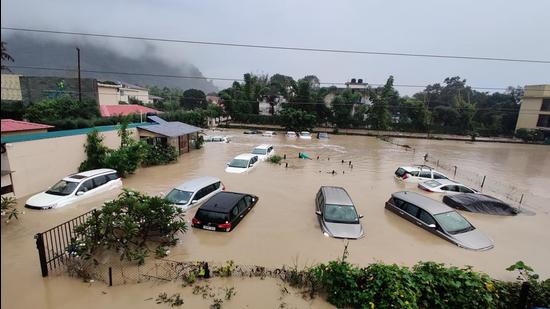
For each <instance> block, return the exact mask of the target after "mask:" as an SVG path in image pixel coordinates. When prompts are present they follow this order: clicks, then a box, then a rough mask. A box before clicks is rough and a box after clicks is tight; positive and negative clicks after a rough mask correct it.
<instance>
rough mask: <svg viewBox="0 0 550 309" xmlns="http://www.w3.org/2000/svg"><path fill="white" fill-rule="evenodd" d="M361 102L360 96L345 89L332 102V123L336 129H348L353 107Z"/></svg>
mask: <svg viewBox="0 0 550 309" xmlns="http://www.w3.org/2000/svg"><path fill="white" fill-rule="evenodd" d="M360 101H361V95H360V94H358V93H353V92H352V90H351V89H346V90H344V92H342V94H341V95H337V96H335V97H334V99H333V100H332V113H333V115H332V123H334V124H335V125H336V127H338V128H346V127H350V125H351V124H352V113H353V106H354V105H355V104H357V103H359V102H360Z"/></svg>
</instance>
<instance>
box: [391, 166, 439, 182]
mask: <svg viewBox="0 0 550 309" xmlns="http://www.w3.org/2000/svg"><path fill="white" fill-rule="evenodd" d="M395 178H397V179H398V180H402V181H404V182H413V183H416V182H423V181H427V180H431V179H449V177H447V176H445V175H444V174H443V173H440V172H438V171H436V170H435V169H433V168H431V167H430V166H428V165H413V166H401V167H399V168H397V170H396V171H395Z"/></svg>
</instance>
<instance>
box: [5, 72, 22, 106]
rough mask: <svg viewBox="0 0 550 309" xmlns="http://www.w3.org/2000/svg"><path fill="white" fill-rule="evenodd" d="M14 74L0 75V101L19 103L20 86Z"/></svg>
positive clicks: (17, 77) (17, 76)
mask: <svg viewBox="0 0 550 309" xmlns="http://www.w3.org/2000/svg"><path fill="white" fill-rule="evenodd" d="M19 76H20V75H16V74H1V77H2V91H1V93H2V100H7V101H21V84H20V83H19Z"/></svg>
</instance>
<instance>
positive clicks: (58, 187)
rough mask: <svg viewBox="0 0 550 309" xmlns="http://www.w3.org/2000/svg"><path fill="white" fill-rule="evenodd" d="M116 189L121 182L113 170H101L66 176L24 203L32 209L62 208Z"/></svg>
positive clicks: (119, 186)
mask: <svg viewBox="0 0 550 309" xmlns="http://www.w3.org/2000/svg"><path fill="white" fill-rule="evenodd" d="M118 188H122V180H120V177H119V176H118V174H117V172H116V171H115V170H112V169H108V168H102V169H97V170H91V171H86V172H81V173H78V174H73V175H70V176H67V177H65V178H63V179H62V180H60V181H58V182H57V183H56V184H55V185H53V186H52V187H50V188H49V189H48V190H47V191H45V192H42V193H38V194H36V195H34V196H32V197H31V198H29V199H28V200H27V202H26V203H25V207H27V208H32V209H52V208H59V207H64V206H67V205H70V204H73V203H76V202H79V201H81V200H83V199H85V198H88V197H92V196H96V195H98V194H102V193H105V192H107V191H111V190H114V189H118Z"/></svg>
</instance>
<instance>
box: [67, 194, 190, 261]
mask: <svg viewBox="0 0 550 309" xmlns="http://www.w3.org/2000/svg"><path fill="white" fill-rule="evenodd" d="M185 231H187V224H186V222H185V220H184V213H183V211H182V210H181V209H180V208H178V207H175V206H173V205H172V204H171V203H170V202H169V201H167V200H166V199H164V198H162V197H159V196H147V195H145V194H141V193H139V192H136V191H131V190H124V191H123V192H122V193H121V194H120V195H119V197H118V198H117V199H115V200H113V201H109V202H106V203H105V204H104V205H103V207H102V208H101V209H99V210H97V211H95V212H94V213H93V215H92V216H91V218H90V219H88V220H87V221H86V222H85V223H83V224H81V225H79V226H77V227H76V228H75V232H76V235H75V237H74V238H73V241H72V243H71V244H70V245H69V247H68V248H67V251H68V252H69V254H70V255H71V256H73V257H81V258H84V259H91V258H93V257H94V255H95V254H96V253H98V252H99V250H107V251H113V252H116V253H118V254H119V255H120V260H124V259H126V260H128V261H135V262H137V263H138V264H143V263H144V262H145V258H146V257H147V256H148V254H149V252H150V249H149V247H148V246H149V245H150V244H151V243H152V242H156V243H158V246H157V250H155V251H161V250H162V249H158V247H162V248H163V247H165V246H167V245H175V243H176V241H177V238H176V235H177V233H179V232H182V233H183V232H185Z"/></svg>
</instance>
